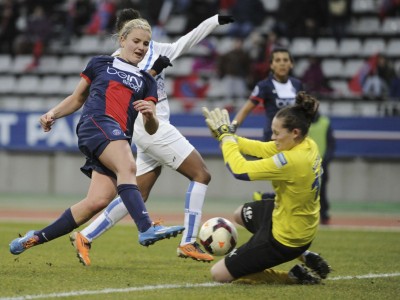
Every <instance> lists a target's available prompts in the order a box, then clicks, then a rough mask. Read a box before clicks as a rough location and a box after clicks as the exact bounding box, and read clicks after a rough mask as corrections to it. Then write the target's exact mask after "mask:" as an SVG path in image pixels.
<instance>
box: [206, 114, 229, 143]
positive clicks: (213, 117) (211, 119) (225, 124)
mask: <svg viewBox="0 0 400 300" xmlns="http://www.w3.org/2000/svg"><path fill="white" fill-rule="evenodd" d="M202 110H203V115H204V118H205V121H206V124H207V126H208V128H209V129H210V131H211V134H212V135H213V137H214V138H215V139H217V140H219V141H221V140H222V138H223V137H225V136H228V135H233V134H234V132H233V131H232V130H231V126H230V125H231V121H230V119H229V113H228V111H227V110H226V109H222V110H221V109H219V108H215V109H214V110H212V111H211V112H210V111H209V110H208V109H207V107H203V109H202Z"/></svg>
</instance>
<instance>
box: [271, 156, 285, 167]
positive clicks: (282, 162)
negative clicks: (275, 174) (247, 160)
mask: <svg viewBox="0 0 400 300" xmlns="http://www.w3.org/2000/svg"><path fill="white" fill-rule="evenodd" d="M272 159H273V160H274V163H275V165H276V166H277V167H278V168H279V169H280V168H282V167H283V166H284V165H286V164H287V160H286V157H285V155H283V153H282V152H280V153H278V154H275V155H274V156H273V157H272Z"/></svg>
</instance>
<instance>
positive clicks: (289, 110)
mask: <svg viewBox="0 0 400 300" xmlns="http://www.w3.org/2000/svg"><path fill="white" fill-rule="evenodd" d="M318 107H319V101H318V100H317V99H316V98H314V97H312V96H310V95H308V94H307V93H306V92H299V93H298V94H297V96H296V103H295V104H294V105H290V106H286V107H284V108H282V109H281V110H279V111H278V112H277V114H276V115H275V118H279V119H282V120H283V128H287V129H288V130H289V131H292V130H293V129H295V128H298V129H300V131H301V133H302V136H303V137H305V136H306V135H307V134H308V130H309V128H310V125H311V123H312V121H313V120H314V118H315V115H316V114H317V112H318Z"/></svg>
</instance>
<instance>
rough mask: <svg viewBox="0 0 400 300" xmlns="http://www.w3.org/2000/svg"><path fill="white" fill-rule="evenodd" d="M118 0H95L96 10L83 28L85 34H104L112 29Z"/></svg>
mask: <svg viewBox="0 0 400 300" xmlns="http://www.w3.org/2000/svg"><path fill="white" fill-rule="evenodd" d="M117 2H118V0H97V3H96V10H95V12H94V13H93V14H91V15H92V17H91V19H90V23H89V24H88V26H87V27H86V28H85V33H86V34H105V33H108V32H112V31H113V26H114V23H115V18H116V9H117V6H116V4H117Z"/></svg>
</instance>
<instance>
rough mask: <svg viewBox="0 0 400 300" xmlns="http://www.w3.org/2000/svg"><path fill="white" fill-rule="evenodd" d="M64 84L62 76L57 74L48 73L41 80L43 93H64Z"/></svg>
mask: <svg viewBox="0 0 400 300" xmlns="http://www.w3.org/2000/svg"><path fill="white" fill-rule="evenodd" d="M63 85H64V80H63V79H62V77H61V76H57V75H47V76H44V77H43V78H42V80H41V82H40V87H39V88H40V91H41V93H43V94H45V95H48V94H60V93H61V94H62V86H63Z"/></svg>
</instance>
